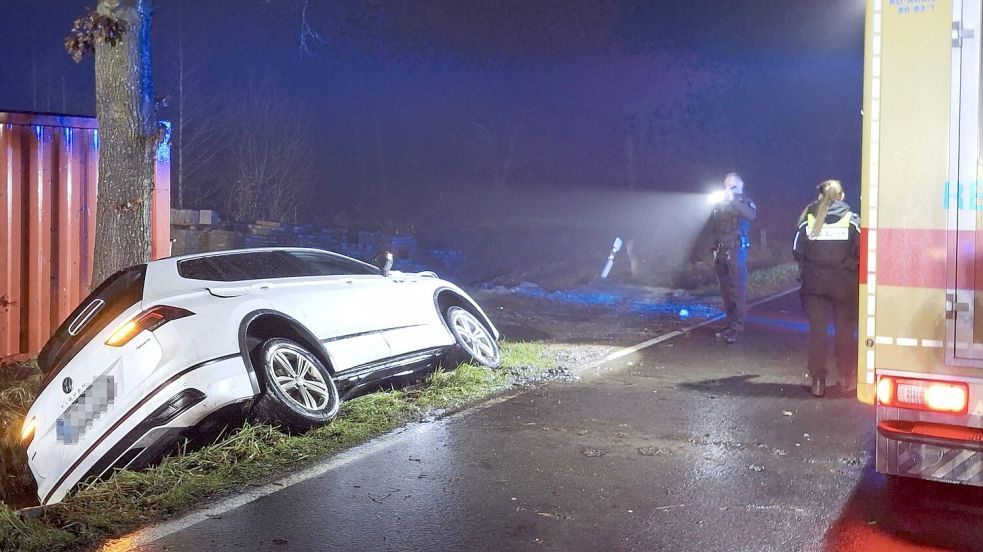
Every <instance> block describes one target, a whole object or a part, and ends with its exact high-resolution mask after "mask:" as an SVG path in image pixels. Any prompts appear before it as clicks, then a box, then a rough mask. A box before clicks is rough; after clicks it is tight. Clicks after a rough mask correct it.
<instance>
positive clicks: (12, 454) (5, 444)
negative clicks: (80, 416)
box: [0, 361, 41, 501]
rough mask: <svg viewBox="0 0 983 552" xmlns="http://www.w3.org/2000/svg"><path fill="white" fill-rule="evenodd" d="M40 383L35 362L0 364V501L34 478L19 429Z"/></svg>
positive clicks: (25, 490)
mask: <svg viewBox="0 0 983 552" xmlns="http://www.w3.org/2000/svg"><path fill="white" fill-rule="evenodd" d="M40 383H41V371H40V370H38V366H37V363H35V362H34V361H29V362H23V363H16V364H13V363H12V364H5V365H3V366H0V501H4V500H6V501H10V500H11V499H16V498H20V497H21V496H22V495H24V494H26V493H28V492H30V490H29V488H30V485H31V484H32V482H33V480H32V479H31V472H30V470H29V469H28V467H27V458H26V456H25V455H24V453H23V451H22V450H21V448H20V431H21V424H22V423H23V421H24V414H26V413H27V409H28V408H30V406H31V401H33V400H34V396H35V395H36V394H37V389H38V385H39V384H40Z"/></svg>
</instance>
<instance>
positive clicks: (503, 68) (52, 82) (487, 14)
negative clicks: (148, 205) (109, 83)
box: [0, 0, 863, 220]
mask: <svg viewBox="0 0 983 552" xmlns="http://www.w3.org/2000/svg"><path fill="white" fill-rule="evenodd" d="M93 4H94V0H0V13H2V15H3V17H2V19H0V52H2V54H3V60H4V62H3V63H2V64H0V82H2V83H3V84H2V86H0V110H36V111H52V112H67V113H73V114H93V113H94V99H93V76H92V72H93V69H92V62H91V60H83V62H82V63H81V64H75V63H74V62H72V61H71V59H70V58H69V57H68V55H67V54H65V52H64V50H63V47H62V42H63V38H64V36H65V34H66V32H67V30H68V29H69V28H70V26H71V22H72V20H73V19H74V18H75V17H77V16H80V15H82V14H83V13H84V12H85V8H86V6H87V5H93ZM303 5H304V3H303V2H301V1H299V0H297V1H294V0H266V1H263V0H235V1H233V0H207V1H202V0H196V1H190V0H187V1H185V0H159V1H158V2H157V6H156V12H155V19H154V41H155V42H154V44H153V48H154V50H153V53H154V57H155V80H156V84H155V86H156V94H157V95H158V96H166V97H167V101H168V107H167V108H166V109H165V110H164V111H163V112H162V117H163V118H166V119H169V120H172V121H173V120H175V119H176V118H177V117H178V114H177V112H176V109H175V106H176V104H177V102H176V101H175V98H176V97H177V95H176V94H177V92H176V87H177V81H178V79H177V75H178V71H177V69H176V68H177V58H178V56H177V52H178V50H179V47H183V49H184V53H185V68H186V74H185V95H184V98H185V109H186V112H188V113H191V114H195V116H194V117H192V118H191V120H189V121H188V125H187V126H186V128H187V129H190V130H189V131H188V132H189V134H190V132H191V131H194V130H196V129H195V125H196V124H200V126H202V127H210V128H212V130H211V131H210V132H209V134H208V135H207V136H208V138H207V140H205V141H204V143H206V144H208V148H209V151H212V150H214V154H213V155H212V154H211V153H210V154H209V157H210V159H209V160H208V162H207V163H204V164H203V165H202V168H201V169H199V170H197V171H196V172H195V173H194V174H189V175H187V176H186V184H185V187H186V193H185V203H186V204H187V206H196V207H215V208H219V209H220V210H221V209H222V206H221V205H219V204H218V203H220V202H221V196H220V195H219V196H215V195H213V196H211V197H206V198H204V199H202V197H201V192H200V190H201V189H211V188H215V187H218V188H221V186H223V185H224V184H223V182H224V180H226V179H227V178H228V175H229V174H231V173H230V167H231V166H232V165H233V164H234V163H235V159H234V158H235V155H234V153H233V152H232V150H233V149H234V148H232V147H231V146H229V144H231V143H232V142H233V141H234V138H233V135H234V134H235V132H234V128H236V127H240V128H256V127H259V128H262V127H264V126H265V125H267V122H266V121H267V120H268V119H269V120H273V119H287V120H290V121H291V123H290V124H291V125H292V126H291V128H292V131H293V132H295V133H296V134H297V135H298V136H301V137H303V138H304V139H305V142H306V143H307V144H308V147H309V148H310V151H311V152H312V158H313V159H314V165H313V167H312V169H313V170H312V173H311V176H310V178H311V181H310V185H311V186H312V189H313V190H314V192H315V197H318V198H324V201H323V202H314V204H311V203H310V202H308V205H307V207H308V208H307V210H306V211H305V212H304V213H302V218H317V217H319V216H321V217H323V216H326V215H331V214H336V213H338V212H343V211H347V210H351V209H353V208H354V206H355V205H356V204H362V205H364V204H365V203H367V202H372V201H374V200H376V199H377V198H378V197H379V196H380V194H381V191H382V190H383V189H385V190H386V192H387V194H388V196H387V202H388V203H387V204H388V205H389V206H396V205H406V203H405V201H404V200H407V201H409V200H413V199H416V200H418V201H427V199H428V198H431V197H437V196H439V197H444V196H446V195H447V194H453V193H460V192H462V191H467V190H485V189H489V187H491V186H493V185H494V180H495V176H494V175H495V174H496V172H497V173H499V174H500V178H499V180H504V186H505V189H507V190H527V189H530V188H543V187H545V188H551V189H574V188H595V189H596V188H601V189H606V190H620V189H628V188H630V187H632V186H634V187H635V188H636V189H639V190H651V191H694V192H695V191H703V190H705V189H706V188H707V186H708V185H710V184H711V183H712V182H714V181H715V180H719V178H720V177H722V175H723V174H725V173H726V172H729V171H734V170H736V171H739V172H741V173H742V174H743V175H744V176H745V180H746V181H747V186H748V188H747V189H748V192H749V193H750V194H751V195H752V196H757V197H758V198H759V203H761V204H762V207H763V209H765V210H769V209H770V210H772V211H778V210H781V209H787V207H786V206H787V205H788V204H789V203H791V204H795V205H798V204H801V203H803V202H805V201H806V200H807V199H809V198H810V197H811V196H812V195H813V194H814V187H815V185H816V184H817V183H818V182H819V181H820V180H822V179H825V178H839V179H841V180H843V181H844V183H845V185H846V186H847V188H848V190H849V192H848V195H849V196H850V198H854V201H855V198H856V195H857V188H858V187H859V158H860V129H861V113H860V109H861V100H862V97H861V96H862V70H863V59H862V55H863V1H862V0H823V1H822V2H817V1H815V0H782V1H778V2H776V1H773V0H761V1H750V0H735V1H729V2H699V1H693V0H672V1H668V0H667V1H656V0H652V1H637V2H630V1H610V0H609V1H600V0H599V1H594V2H576V1H568V2H555V1H549V2H546V1H534V0H526V1H523V0H519V1H503V2H491V1H488V2H474V1H442V2H436V1H422V2H377V1H369V2H353V1H348V0H344V1H331V2H328V1H323V2H322V1H318V0H310V2H309V3H308V5H307V9H306V15H307V23H308V24H309V29H310V31H311V33H308V34H307V35H306V40H305V42H306V49H305V48H304V46H303V45H302V43H301V37H302V35H303V34H304V33H303V32H302V29H303V20H302V9H303ZM181 36H183V37H184V38H183V40H179V37H181ZM256 97H263V98H270V99H272V100H273V102H272V103H274V104H275V105H274V106H273V107H272V108H270V109H267V110H266V111H265V112H264V113H263V114H262V116H257V117H249V116H248V115H245V114H247V113H249V105H250V104H249V103H248V98H256ZM197 113H205V115H197ZM244 119H254V120H250V121H248V122H245V121H244ZM206 123H207V124H206ZM250 125H251V126H250ZM178 139H180V137H177V136H176V137H175V140H178ZM509 152H511V153H509ZM506 158H508V159H506ZM506 163H507V164H508V166H509V170H508V172H507V176H506V177H502V176H501V174H502V173H503V171H502V168H503V167H504V166H505V164H506ZM400 198H402V199H400ZM796 214H797V213H794V214H790V215H783V219H782V220H784V219H785V218H794V216H795V215H796Z"/></svg>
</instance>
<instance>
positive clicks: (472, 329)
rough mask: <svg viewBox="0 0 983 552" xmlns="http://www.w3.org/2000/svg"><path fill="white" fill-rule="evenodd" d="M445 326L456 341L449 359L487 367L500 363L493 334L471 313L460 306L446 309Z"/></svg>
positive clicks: (499, 352) (500, 355)
mask: <svg viewBox="0 0 983 552" xmlns="http://www.w3.org/2000/svg"><path fill="white" fill-rule="evenodd" d="M447 326H448V327H449V328H450V330H451V333H452V334H454V340H455V341H456V342H457V343H456V346H455V350H454V351H452V354H451V355H450V356H451V360H453V361H456V360H460V361H462V362H473V363H477V364H480V365H482V366H487V367H489V368H498V367H499V366H500V365H501V364H502V353H501V350H499V348H498V342H497V341H495V336H493V335H492V334H491V332H490V331H489V330H488V328H486V327H485V325H484V324H482V323H481V322H480V321H479V320H478V319H477V318H475V316H474V315H473V314H471V313H470V312H468V311H466V310H464V309H462V308H461V307H451V308H449V309H447Z"/></svg>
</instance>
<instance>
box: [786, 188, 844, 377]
mask: <svg viewBox="0 0 983 552" xmlns="http://www.w3.org/2000/svg"><path fill="white" fill-rule="evenodd" d="M818 189H819V197H818V198H817V199H816V201H814V202H812V203H810V204H809V205H808V206H807V207H806V208H805V210H804V211H803V212H802V216H800V217H799V226H798V229H797V230H796V233H795V241H794V242H793V245H792V252H793V256H794V257H795V260H796V262H798V263H799V280H800V281H801V282H802V288H801V290H800V291H799V296H800V298H801V299H802V308H803V309H805V311H806V315H807V316H808V317H809V344H808V348H809V360H808V368H809V376H810V377H811V378H812V386H811V389H810V391H811V393H812V394H813V395H814V396H816V397H822V396H823V395H825V394H826V360H827V349H828V343H827V342H828V341H829V338H828V335H827V333H828V332H827V328H828V326H829V314H830V311H832V313H833V324H834V328H835V330H836V337H835V346H834V350H835V355H836V370H837V373H838V376H839V382H840V384H841V385H842V386H843V388H844V389H845V390H846V391H852V390H855V389H856V387H857V343H856V337H855V335H856V331H857V307H858V303H857V301H858V276H857V275H858V264H859V262H858V258H859V257H858V253H859V251H858V243H859V239H860V218H859V217H858V216H857V215H856V214H855V213H853V212H852V211H850V206H849V205H847V204H846V203H845V202H844V201H843V185H842V184H840V182H839V181H837V180H827V181H825V182H823V183H822V184H820V185H819V187H818Z"/></svg>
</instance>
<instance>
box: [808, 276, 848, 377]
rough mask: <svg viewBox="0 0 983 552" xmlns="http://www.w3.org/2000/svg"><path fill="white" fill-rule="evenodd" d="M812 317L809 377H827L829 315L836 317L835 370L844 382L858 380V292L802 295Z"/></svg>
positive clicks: (834, 321) (842, 291)
mask: <svg viewBox="0 0 983 552" xmlns="http://www.w3.org/2000/svg"><path fill="white" fill-rule="evenodd" d="M801 299H802V308H804V309H805V311H806V315H807V316H808V317H809V362H808V368H809V375H810V376H812V377H821V378H825V377H826V359H827V358H828V356H829V353H828V349H829V335H828V330H827V329H828V328H829V315H830V313H832V314H833V328H834V330H835V332H836V333H835V337H834V343H835V345H834V352H835V354H836V371H837V373H838V376H839V378H840V379H841V380H843V381H850V380H854V379H856V378H857V340H856V331H857V306H858V305H857V289H856V288H855V287H851V286H846V287H845V288H844V289H838V290H836V291H834V292H832V293H815V292H810V293H805V292H803V293H802V294H801Z"/></svg>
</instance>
